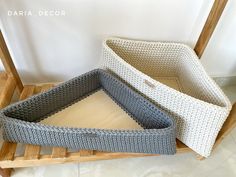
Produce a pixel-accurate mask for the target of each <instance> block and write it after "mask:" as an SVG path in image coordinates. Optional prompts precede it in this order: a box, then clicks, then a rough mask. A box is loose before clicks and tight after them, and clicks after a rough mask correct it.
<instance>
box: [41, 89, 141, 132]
mask: <svg viewBox="0 0 236 177" xmlns="http://www.w3.org/2000/svg"><path fill="white" fill-rule="evenodd" d="M40 123H42V124H47V125H54V126H62V127H74V128H99V129H127V130H133V129H143V128H142V127H141V126H140V125H139V124H138V123H137V122H135V121H134V120H133V119H132V118H131V117H130V116H129V115H128V114H127V113H126V112H125V111H124V110H123V109H121V108H120V107H119V106H118V105H117V104H116V103H115V102H114V101H113V100H112V99H111V98H110V97H109V96H108V95H107V94H106V93H105V92H104V91H102V90H99V91H98V92H95V93H94V94H92V95H90V96H89V97H87V98H85V99H83V100H81V101H79V102H77V103H75V104H73V105H71V106H69V107H68V108H66V109H64V110H62V111H60V112H58V113H56V114H54V115H52V116H50V117H48V118H46V119H44V120H42V121H41V122H40Z"/></svg>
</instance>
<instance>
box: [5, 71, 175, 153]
mask: <svg viewBox="0 0 236 177" xmlns="http://www.w3.org/2000/svg"><path fill="white" fill-rule="evenodd" d="M101 88H102V89H103V90H104V91H105V92H106V93H107V94H108V96H110V97H111V98H112V100H113V101H114V102H115V103H116V104H118V106H120V107H121V108H122V109H123V110H124V111H125V112H127V113H128V114H129V115H130V116H131V117H132V118H133V119H134V120H135V121H137V122H138V123H139V124H140V125H141V126H142V127H143V128H144V129H143V130H140V129H139V130H133V129H132V130H123V129H122V130H120V129H119V130H115V129H112V130H111V129H98V128H69V127H61V126H52V125H45V124H41V123H37V122H38V121H39V120H42V118H45V117H47V116H49V115H51V114H54V113H55V112H58V111H60V110H61V108H62V109H63V108H65V107H68V106H70V105H71V104H72V103H75V102H78V101H80V100H81V99H84V98H86V97H87V96H88V95H90V94H91V93H94V92H96V91H97V90H99V89H101ZM0 119H1V123H2V124H3V137H4V139H5V140H7V141H12V142H20V143H28V144H37V145H47V146H63V147H68V148H75V149H92V150H104V151H111V152H139V153H157V154H158V153H160V154H174V153H175V152H176V142H175V140H176V139H175V138H176V135H175V122H174V120H173V119H172V118H171V117H170V116H169V115H168V114H167V113H165V112H163V111H161V110H160V109H159V108H158V107H157V106H155V105H154V104H152V103H151V102H150V101H148V100H146V99H145V98H144V97H143V96H142V95H140V94H139V93H137V92H135V91H134V90H132V89H131V88H130V87H128V86H127V85H125V84H124V83H123V82H121V81H120V80H119V79H118V78H116V77H114V76H113V75H111V74H109V73H108V72H106V71H103V70H101V69H96V70H93V71H90V72H88V73H85V74H83V75H81V76H78V77H76V78H74V79H71V80H69V81H67V82H65V83H62V84H59V85H58V86H56V87H55V88H52V89H50V90H49V91H47V92H43V93H40V94H38V95H35V96H32V97H31V98H29V99H26V100H24V101H20V102H18V103H15V104H13V105H10V106H8V107H6V108H4V109H2V110H1V111H0Z"/></svg>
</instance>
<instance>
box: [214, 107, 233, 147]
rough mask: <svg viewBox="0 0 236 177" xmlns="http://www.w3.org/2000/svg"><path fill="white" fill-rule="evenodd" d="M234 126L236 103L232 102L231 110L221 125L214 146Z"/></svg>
mask: <svg viewBox="0 0 236 177" xmlns="http://www.w3.org/2000/svg"><path fill="white" fill-rule="evenodd" d="M235 127H236V103H234V105H233V107H232V110H231V111H230V114H229V116H228V118H227V119H226V121H225V123H224V125H223V126H222V128H221V130H220V132H219V134H218V136H217V139H216V142H215V144H214V148H215V147H216V146H217V145H219V144H220V143H221V142H222V140H223V139H224V138H225V137H226V136H227V135H228V134H229V133H230V132H231V131H232V130H233V129H234V128H235Z"/></svg>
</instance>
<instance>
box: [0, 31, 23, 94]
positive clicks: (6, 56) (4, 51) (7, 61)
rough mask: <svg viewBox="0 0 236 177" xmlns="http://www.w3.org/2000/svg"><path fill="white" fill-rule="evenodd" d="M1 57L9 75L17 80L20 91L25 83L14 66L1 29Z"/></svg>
mask: <svg viewBox="0 0 236 177" xmlns="http://www.w3.org/2000/svg"><path fill="white" fill-rule="evenodd" d="M0 58H1V60H2V63H3V65H4V68H5V69H6V71H7V73H8V76H12V77H13V78H14V80H15V82H16V85H17V89H18V91H19V93H21V92H22V90H23V84H22V82H21V80H20V77H19V74H18V73H17V70H16V68H15V66H14V63H13V61H12V58H11V55H10V52H9V50H8V48H7V45H6V42H5V40H4V38H3V34H2V32H1V31H0Z"/></svg>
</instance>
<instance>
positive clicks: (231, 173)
mask: <svg viewBox="0 0 236 177" xmlns="http://www.w3.org/2000/svg"><path fill="white" fill-rule="evenodd" d="M223 89H224V91H225V93H226V94H227V95H228V96H229V98H230V99H231V101H232V102H233V101H234V102H235V101H236V86H234V87H232V86H231V87H225V88H223ZM78 176H81V177H111V176H112V177H121V176H129V177H134V176H135V177H199V176H201V177H236V129H234V130H233V131H232V132H231V133H230V135H228V136H227V137H226V138H225V139H224V140H223V142H222V143H221V144H220V145H219V146H218V147H217V148H216V149H215V150H214V151H213V153H212V155H211V156H210V157H209V158H208V159H205V160H203V161H199V160H196V158H195V154H193V153H188V154H177V155H174V156H159V157H145V158H133V159H119V160H109V161H97V162H89V163H81V164H64V165H51V166H41V167H34V168H19V169H15V170H14V172H13V173H12V177H78Z"/></svg>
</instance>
